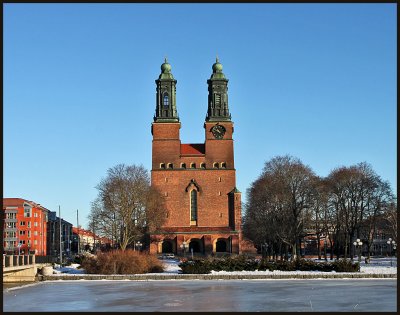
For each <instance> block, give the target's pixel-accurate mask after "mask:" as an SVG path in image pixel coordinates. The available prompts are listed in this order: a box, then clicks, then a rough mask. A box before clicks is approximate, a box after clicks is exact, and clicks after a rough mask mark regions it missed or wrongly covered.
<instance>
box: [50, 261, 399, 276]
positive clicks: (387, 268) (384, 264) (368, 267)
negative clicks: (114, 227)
mask: <svg viewBox="0 0 400 315" xmlns="http://www.w3.org/2000/svg"><path fill="white" fill-rule="evenodd" d="M321 261H322V260H321ZM328 261H329V260H328ZM161 262H162V263H163V265H164V272H163V273H162V274H180V273H181V268H180V267H179V266H178V265H179V263H180V261H179V260H178V259H163V260H161ZM391 265H392V266H391ZM78 267H79V264H72V265H70V266H66V267H60V266H59V265H56V266H55V268H54V271H53V273H54V274H60V275H61V274H63V275H65V274H85V270H83V269H77V268H78ZM360 272H361V273H365V274H397V260H396V259H395V258H393V260H392V262H391V259H390V258H371V262H370V263H369V264H366V263H365V261H364V260H362V261H361V267H360ZM332 273H335V271H332ZM211 274H220V275H221V274H231V275H262V274H268V275H273V274H287V275H299V274H300V275H309V274H313V275H315V274H326V272H322V271H280V270H275V271H234V272H230V271H211ZM338 274H341V273H338ZM343 274H346V273H343Z"/></svg>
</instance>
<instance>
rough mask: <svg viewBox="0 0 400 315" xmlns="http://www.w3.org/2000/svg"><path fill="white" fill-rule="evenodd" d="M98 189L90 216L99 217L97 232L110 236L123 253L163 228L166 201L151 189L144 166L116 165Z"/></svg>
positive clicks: (97, 219)
mask: <svg viewBox="0 0 400 315" xmlns="http://www.w3.org/2000/svg"><path fill="white" fill-rule="evenodd" d="M96 188H97V189H98V190H99V195H98V197H97V199H96V200H95V201H94V202H93V204H92V209H91V211H92V212H91V216H92V217H96V222H97V229H98V230H99V231H102V232H103V234H105V235H107V236H110V235H111V237H112V239H115V240H116V242H117V243H118V244H119V246H120V248H121V249H123V250H125V249H126V247H127V246H128V245H131V244H133V243H134V242H135V241H138V240H139V239H141V238H142V237H143V235H144V234H146V233H148V232H149V231H154V230H156V229H158V228H159V227H160V226H161V225H162V224H163V222H164V221H163V220H165V217H166V209H165V207H164V205H163V201H162V200H163V199H162V197H161V196H160V194H159V193H158V191H156V190H155V189H153V188H152V187H151V186H150V178H149V175H148V172H147V170H146V169H145V168H144V167H143V166H136V165H132V166H127V165H124V164H119V165H116V166H115V167H113V168H110V169H109V170H108V171H107V177H106V178H104V179H102V180H101V182H100V183H99V184H98V185H97V187H96Z"/></svg>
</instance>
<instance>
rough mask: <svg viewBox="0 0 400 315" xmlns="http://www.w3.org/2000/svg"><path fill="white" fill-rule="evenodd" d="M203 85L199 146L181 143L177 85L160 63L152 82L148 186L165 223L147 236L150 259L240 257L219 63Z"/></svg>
mask: <svg viewBox="0 0 400 315" xmlns="http://www.w3.org/2000/svg"><path fill="white" fill-rule="evenodd" d="M212 70H213V73H212V74H211V78H210V79H209V80H207V84H208V109H207V115H206V119H205V122H204V131H205V140H204V143H188V144H183V143H181V140H180V135H179V130H180V128H181V123H180V121H179V116H178V110H177V104H176V82H177V81H176V80H175V79H174V77H173V75H172V73H171V65H170V64H169V63H168V62H167V60H165V62H164V63H163V64H162V65H161V74H160V75H159V77H158V80H156V81H155V82H156V85H157V88H156V90H157V95H156V113H155V116H154V122H153V123H152V126H151V133H152V135H153V145H152V170H151V185H152V186H153V187H156V188H157V189H158V190H159V191H160V192H161V194H162V195H163V197H164V198H165V205H166V207H167V210H168V214H167V218H166V222H165V223H164V226H163V227H162V230H161V231H160V233H159V234H153V235H151V244H150V252H151V253H174V254H182V253H184V252H186V253H190V252H191V251H193V252H194V253H195V254H206V255H209V254H212V253H236V254H238V253H240V252H241V246H240V244H241V238H242V236H241V193H240V192H239V191H238V190H237V188H236V170H235V164H234V151H233V138H232V135H233V131H234V128H233V122H232V120H231V114H230V112H229V106H228V93H227V91H228V79H227V78H226V77H225V75H224V73H223V72H222V65H221V64H220V63H219V61H218V58H217V60H216V62H215V63H214V64H213V66H212Z"/></svg>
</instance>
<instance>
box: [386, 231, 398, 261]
mask: <svg viewBox="0 0 400 315" xmlns="http://www.w3.org/2000/svg"><path fill="white" fill-rule="evenodd" d="M386 243H388V244H389V246H390V247H389V248H390V266H391V267H392V266H393V262H392V247H393V248H394V249H396V248H397V247H396V245H397V244H396V241H395V240H392V238H391V237H390V238H389V240H388V241H387V242H386Z"/></svg>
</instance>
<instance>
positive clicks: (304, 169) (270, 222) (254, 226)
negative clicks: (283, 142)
mask: <svg viewBox="0 0 400 315" xmlns="http://www.w3.org/2000/svg"><path fill="white" fill-rule="evenodd" d="M314 180H315V175H314V173H313V171H312V170H311V169H310V168H309V167H308V166H305V165H304V164H303V163H301V161H300V160H299V159H297V158H294V157H291V156H278V157H275V158H273V159H272V160H270V161H269V162H267V163H266V164H265V166H264V169H263V173H262V174H261V176H260V177H259V179H257V180H256V182H255V183H254V184H253V185H252V188H251V189H250V190H249V192H248V194H249V200H250V202H249V203H248V205H247V213H246V215H245V218H244V222H245V223H246V224H245V225H244V232H245V233H247V235H248V237H249V238H250V239H252V240H253V241H257V242H259V241H260V240H262V239H263V240H264V241H266V240H269V241H271V240H274V239H275V240H276V241H277V242H278V243H283V244H285V245H286V247H289V248H291V249H292V257H293V259H296V258H297V253H298V249H299V248H300V238H301V237H302V236H303V235H304V234H303V232H304V227H305V226H306V225H307V221H308V220H309V218H310V213H309V211H310V209H311V205H312V203H313V199H312V198H313V183H314ZM260 226H261V227H260ZM246 230H247V231H246Z"/></svg>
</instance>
